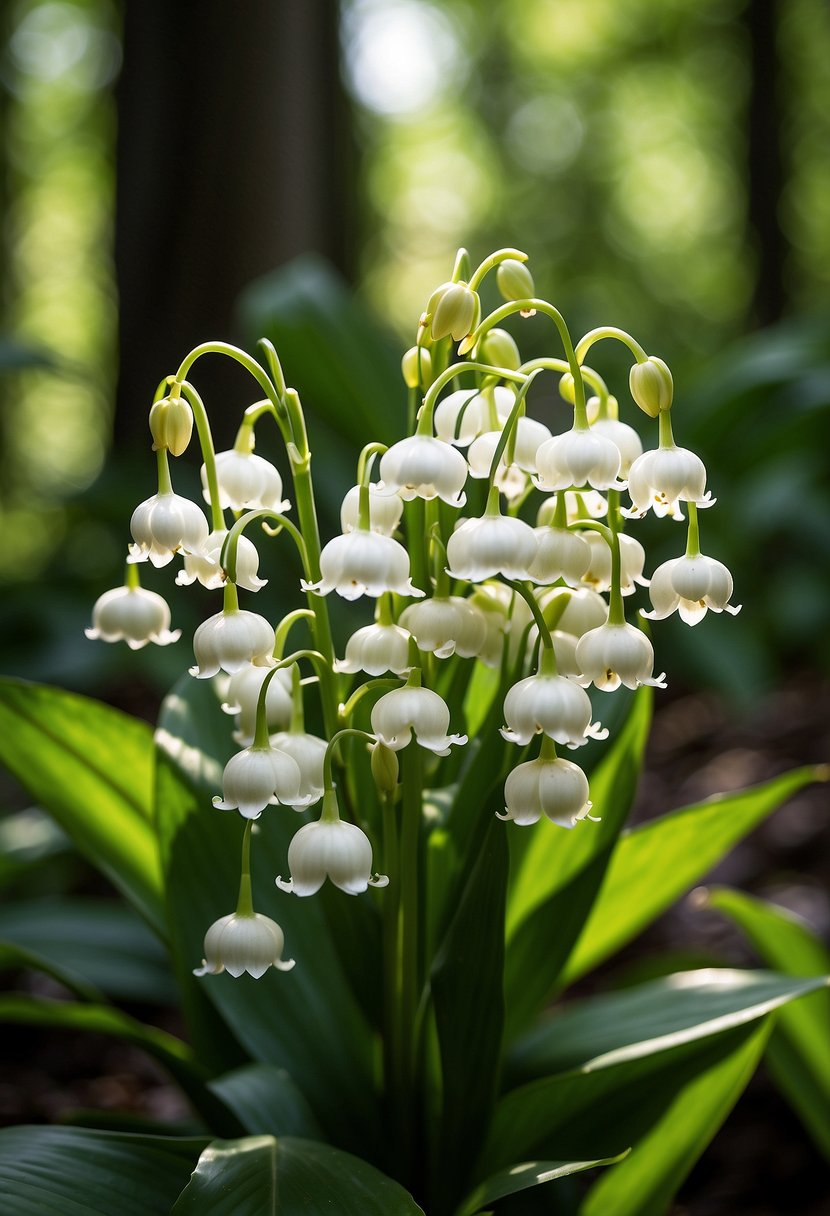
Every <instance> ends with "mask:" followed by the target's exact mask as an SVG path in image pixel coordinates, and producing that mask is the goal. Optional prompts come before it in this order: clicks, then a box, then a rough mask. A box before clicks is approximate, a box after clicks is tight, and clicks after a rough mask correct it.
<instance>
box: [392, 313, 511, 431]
mask: <svg viewBox="0 0 830 1216" xmlns="http://www.w3.org/2000/svg"><path fill="white" fill-rule="evenodd" d="M482 324H483V322H482ZM479 328H480V327H479ZM476 333H478V330H476ZM462 372H479V373H480V374H482V375H486V376H492V377H495V378H498V379H499V380H513V381H515V383H517V384H522V383H523V382H524V380H525V376H524V375H523V374H522V373H521V372H514V371H511V370H510V369H509V368H506V367H490V365H489V364H487V363H474V362H463V363H453V364H452V366H451V367H448V368H447V369H446V370H445V371H443V372H442V373H441V375H440V376H438V377H437V379H435V380H433V382H432V384H431V385H430V386H429V388H428V389H427V393H426V396H425V397H424V404H423V407H422V409H421V414H420V417H419V418H418V426H417V429H416V432H415V433H416V434H417V435H432V433H433V421H432V419H433V414H434V413H435V406H436V404H437V402H438V397H439V396H440V393H441V390H442V389H443V388H444V386H445V385H447V384H449V383H450V381H451V380H453V379H455V377H456V376H460V375H461V374H462Z"/></svg>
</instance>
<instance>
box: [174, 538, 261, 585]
mask: <svg viewBox="0 0 830 1216" xmlns="http://www.w3.org/2000/svg"><path fill="white" fill-rule="evenodd" d="M227 535H228V532H227V529H222V530H221V531H218V532H211V534H210V536H209V537H208V538H207V540H206V541H205V547H204V549H203V551H202V552H201V553H185V555H184V569H182V570H180V571H179V573H178V574H177V575H176V582H177V584H178V585H179V586H180V587H187V586H189V584H190V583H195V582H196V580H197V579H198V581H199V582H200V583H201V584H202V586H203V587H208V588H210V589H211V590H216V589H217V588H219V587H224V585H225V582H226V578H225V571H224V570H223V569H222V567H221V565H220V564H219V559H220V557H221V555H222V546H223V545H224V543H225V538H226V537H227ZM258 570H259V554H258V553H257V551H256V546H255V545H254V543H253V542H252V541H250V540H249V539H248V537H247V536H239V537H238V539H237V549H236V582H237V586H239V587H243V588H244V589H245V590H246V591H259V590H260V589H261V588H262V587H264V586H265V585H266V584H267V582H268V579H267V578H260V577H259V575H258Z"/></svg>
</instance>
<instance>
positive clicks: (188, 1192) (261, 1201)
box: [171, 1136, 423, 1216]
mask: <svg viewBox="0 0 830 1216" xmlns="http://www.w3.org/2000/svg"><path fill="white" fill-rule="evenodd" d="M206 1212H209V1213H210V1216H265V1214H266V1213H268V1216H280V1214H281V1213H282V1214H283V1216H298V1214H299V1213H300V1212H302V1213H303V1216H331V1213H333V1212H336V1213H337V1216H418V1214H419V1213H421V1209H420V1208H419V1207H418V1205H417V1204H416V1203H415V1201H414V1200H413V1199H412V1197H411V1196H410V1195H408V1194H407V1193H406V1191H405V1190H403V1188H402V1187H400V1186H398V1184H397V1182H393V1181H392V1180H391V1178H387V1177H386V1176H385V1175H384V1174H381V1173H380V1172H379V1171H378V1170H376V1169H374V1167H373V1166H371V1165H368V1164H367V1163H366V1162H365V1161H361V1160H360V1159H359V1158H358V1157H352V1156H351V1155H350V1154H349V1153H344V1152H341V1151H340V1150H339V1149H336V1148H331V1147H330V1146H329V1145H327V1144H318V1143H317V1142H316V1141H313V1140H295V1139H292V1138H285V1139H279V1140H277V1139H275V1138H274V1137H273V1136H250V1137H246V1138H245V1139H243V1140H215V1141H214V1142H213V1144H211V1145H209V1147H208V1148H206V1149H205V1151H204V1152H203V1153H202V1155H201V1157H200V1158H199V1164H198V1165H197V1166H196V1169H195V1171H194V1173H193V1177H192V1178H191V1180H190V1182H189V1183H188V1184H187V1186H186V1187H185V1189H184V1190H183V1191H182V1193H181V1195H180V1196H179V1199H178V1201H177V1202H176V1204H175V1206H174V1208H173V1210H172V1213H171V1216H204V1214H205V1213H206ZM421 1216H423V1213H421Z"/></svg>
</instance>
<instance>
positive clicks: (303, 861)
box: [276, 818, 389, 895]
mask: <svg viewBox="0 0 830 1216" xmlns="http://www.w3.org/2000/svg"><path fill="white" fill-rule="evenodd" d="M288 868H289V869H290V871H291V877H290V878H289V879H287V880H286V879H284V878H281V877H279V878H277V879H276V883H277V886H278V887H279V888H280V890H281V891H287V892H289V893H293V894H294V895H314V894H315V892H317V891H319V890H320V888H321V887H322V885H323V883H324V882H325V881H326V879H327V878H328V879H329V880H330V881H331V882H333V883H334V885H335V886H336V887H339V888H340V890H341V891H345V892H346V893H347V894H348V895H360V894H361V893H362V892H363V891H365V890H366V889H367V887H385V886H387V885H388V883H389V879H388V878H387V877H386V875H385V874H374V875H373V874H372V845H371V842H370V840H369V837H368V836H367V835H366V833H365V832H364V831H362V830H361V828H359V827H358V826H357V825H356V824H354V823H344V822H343V821H342V820H341V819H340V818H336V819H325V818H324V819H320V820H318V822H317V823H307V824H305V825H304V826H303V827H301V828H300V830H299V832H297V834H296V835H295V836H294V837H293V838H292V840H291V844H290V845H289V846H288Z"/></svg>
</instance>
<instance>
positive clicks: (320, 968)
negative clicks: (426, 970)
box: [157, 680, 382, 1153]
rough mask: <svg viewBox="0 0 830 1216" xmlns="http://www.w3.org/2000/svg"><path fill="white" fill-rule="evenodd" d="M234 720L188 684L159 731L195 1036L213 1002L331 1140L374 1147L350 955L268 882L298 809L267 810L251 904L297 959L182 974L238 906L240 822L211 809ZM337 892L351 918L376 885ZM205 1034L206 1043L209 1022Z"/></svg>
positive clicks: (171, 891)
mask: <svg viewBox="0 0 830 1216" xmlns="http://www.w3.org/2000/svg"><path fill="white" fill-rule="evenodd" d="M229 727H230V719H228V718H227V717H226V716H225V715H223V714H222V713H221V711H220V709H219V703H218V699H217V697H216V694H215V692H214V690H213V689H212V688H210V687H209V686H208V685H207V682H206V681H195V680H187V681H184V682H182V683H181V684H179V685H177V689H176V690H175V691H174V694H173V695H172V696H171V697H170V698H168V700H167V702H166V703H165V706H164V708H163V712H162V716H161V719H160V726H159V731H158V733H157V738H158V741H159V755H158V763H157V771H158V787H157V789H158V793H157V798H158V811H157V813H158V825H159V838H160V842H161V850H162V857H163V860H164V865H165V872H166V882H167V891H168V907H169V912H168V915H169V925H170V934H171V939H172V942H173V947H174V953H175V955H176V959H177V966H178V974H179V976H180V980H181V983H182V988H183V992H184V993H185V994H186V1009H187V1011H188V1016H189V1023H190V1026H191V1033H192V1034H194V1035H198V1034H199V1033H200V1028H201V1029H202V1030H203V1029H204V1027H205V1019H206V1016H207V1015H206V1013H205V1010H204V1002H205V1001H208V1002H210V1003H211V1004H212V1005H213V1006H215V1009H216V1010H218V1011H219V1013H220V1014H221V1017H222V1020H223V1021H224V1022H225V1024H226V1025H227V1027H228V1029H229V1031H230V1033H231V1034H232V1035H233V1036H235V1037H236V1039H238V1041H239V1042H240V1043H241V1044H242V1045H243V1046H244V1048H245V1049H246V1050H247V1052H248V1053H249V1054H250V1055H251V1056H252V1057H253V1058H254V1059H255V1060H257V1061H259V1062H260V1063H263V1064H273V1065H276V1066H277V1067H279V1068H285V1069H286V1070H287V1071H288V1072H289V1073H290V1075H291V1077H292V1078H293V1079H294V1081H295V1082H296V1084H297V1085H298V1087H299V1088H300V1090H301V1091H302V1093H303V1094H304V1095H305V1096H306V1098H307V1099H308V1101H309V1103H310V1104H311V1107H312V1109H313V1111H314V1113H315V1115H316V1117H317V1118H318V1120H319V1122H320V1124H321V1125H322V1127H323V1128H324V1129H325V1131H326V1132H327V1134H328V1135H329V1136H330V1137H331V1138H332V1139H335V1140H337V1141H338V1142H339V1143H343V1144H346V1145H347V1146H348V1147H349V1148H351V1147H352V1146H358V1145H362V1146H363V1147H364V1151H365V1152H367V1153H369V1152H370V1151H371V1145H373V1144H376V1142H377V1141H378V1140H379V1137H380V1117H379V1111H378V1107H377V1100H376V1095H375V1085H374V1080H373V1072H372V1069H373V1051H374V1044H373V1041H372V1035H371V1033H370V1031H369V1028H368V1027H367V1025H366V1022H365V1020H364V1018H363V1015H362V1013H361V1011H360V1009H359V1007H358V1005H357V1003H356V1001H355V999H354V995H353V993H352V991H351V988H350V986H349V984H348V981H347V979H346V976H345V974H344V968H345V967H347V966H348V965H349V960H348V959H343V960H342V962H341V960H340V959H339V958H338V957H337V954H336V953H335V951H334V949H333V947H332V944H331V938H330V934H329V930H328V924H327V921H326V916H325V912H324V910H323V906H322V903H321V901H320V900H318V899H300V898H298V897H297V896H294V895H287V894H285V893H284V892H281V891H279V890H278V889H277V888H276V886H275V884H274V879H275V877H276V876H277V875H278V874H282V875H285V874H286V872H287V869H286V853H287V848H288V843H289V841H290V838H291V836H292V834H293V832H294V831H296V830H297V828H298V827H299V826H301V824H302V823H303V822H304V817H303V816H301V815H298V814H297V813H296V812H294V811H291V810H288V809H286V808H284V807H274V808H270V807H269V808H268V810H267V811H266V812H265V813H264V814H263V816H262V818H261V820H260V821H259V823H258V825H257V832H256V833H255V836H254V838H253V847H252V858H251V861H252V877H253V889H254V903H255V906H256V908H257V911H259V912H262V913H263V914H265V915H266V916H270V917H271V918H272V919H274V920H275V921H277V923H278V924H279V925H281V926H282V928H283V930H284V932H285V957H286V958H294V959H295V960H296V963H297V965H296V967H295V968H294V969H293V970H292V971H290V972H288V973H283V972H278V971H276V970H274V969H271V970H269V971H268V972H266V974H265V975H263V976H262V977H261V978H260V979H258V980H254V979H251V977H250V976H247V975H243V976H241V977H240V978H239V979H233V978H232V977H231V976H229V975H228V974H227V973H225V974H223V975H217V976H211V975H209V976H205V977H203V978H202V979H200V980H198V981H195V980H193V979H192V977H190V976H188V972H189V969H190V968H192V967H194V966H197V965H198V964H199V962H200V961H201V958H202V953H203V949H202V947H203V939H204V934H205V931H206V930H207V928H208V927H209V926H210V925H211V924H212V923H213V922H214V921H215V920H217V919H218V918H219V917H220V916H224V915H225V914H227V913H228V912H231V911H233V909H234V907H235V906H236V897H237V891H238V886H239V858H240V848H241V842H242V833H243V824H242V820H241V817H240V816H239V815H237V814H235V813H234V814H231V813H226V812H222V811H217V810H216V809H215V808H214V807H213V806H212V805H211V796H212V795H213V794H214V793H216V792H217V791H218V790H219V789H221V764H222V762H223V761H224V760H225V758H226V756H227V754H228V753H230V752H232V751H233V750H235V749H234V745H233V743H232V741H231V740H230V731H229ZM272 811H273V812H274V813H273V814H272V813H271V812H272ZM334 895H335V896H339V897H340V903H341V906H342V908H343V914H344V915H349V901H350V900H352V899H357V898H360V899H371V898H372V897H373V895H374V893H372V894H368V893H367V894H366V895H363V896H350V895H347V894H345V893H344V892H341V891H336V892H334ZM381 898H382V893H381ZM367 948H368V944H367ZM209 1029H210V1028H209ZM210 1033H211V1037H212V1039H213V1037H214V1035H215V1029H211V1030H210ZM220 1045H221V1044H220ZM200 1054H201V1048H200ZM211 1058H212V1060H213V1057H211ZM236 1062H237V1061H235V1063H236ZM225 1068H227V1065H225ZM223 1070H224V1069H223ZM367 1145H369V1146H370V1147H368V1148H367V1147H366V1146H367Z"/></svg>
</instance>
